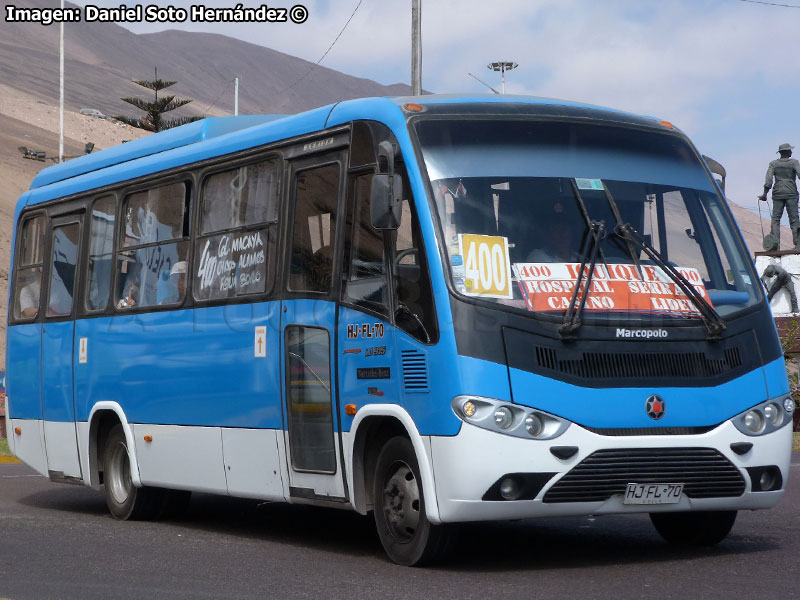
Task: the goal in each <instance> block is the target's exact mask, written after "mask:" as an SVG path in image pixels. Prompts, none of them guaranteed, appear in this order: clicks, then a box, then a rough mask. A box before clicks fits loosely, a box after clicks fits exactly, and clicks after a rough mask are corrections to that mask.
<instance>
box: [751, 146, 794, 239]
mask: <svg viewBox="0 0 800 600" xmlns="http://www.w3.org/2000/svg"><path fill="white" fill-rule="evenodd" d="M793 148H794V146H790V145H789V144H781V145H780V146H779V147H778V153H779V154H780V155H781V157H780V158H776V159H775V160H773V161H772V162H771V163H769V167H768V168H767V177H766V180H765V181H764V193H763V194H761V195H760V196H759V197H758V199H759V200H763V201H766V199H767V192H768V191H769V190H770V188H772V228H771V231H770V235H771V236H772V238H773V243H774V244H775V245H776V246H777V248H776V250H780V247H781V244H780V242H781V216H783V209H784V208H786V214H788V215H789V227H790V228H791V230H792V242H793V243H794V249H795V250H800V217H798V214H797V199H798V193H797V184H796V183H795V179H796V177H798V176H800V162H797V159H794V158H792V149H793ZM773 178H774V180H775V187H774V188H773V187H772V180H773Z"/></svg>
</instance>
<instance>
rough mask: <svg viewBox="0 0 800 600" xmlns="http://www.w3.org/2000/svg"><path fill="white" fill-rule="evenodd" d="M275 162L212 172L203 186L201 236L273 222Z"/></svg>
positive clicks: (275, 194) (276, 178) (276, 164)
mask: <svg viewBox="0 0 800 600" xmlns="http://www.w3.org/2000/svg"><path fill="white" fill-rule="evenodd" d="M278 166H279V162H278V161H277V160H268V161H264V162H259V163H256V164H253V165H245V166H241V167H238V168H236V169H231V170H230V171H224V172H222V173H216V174H215V175H211V176H210V177H209V178H208V179H206V181H205V184H204V185H203V198H202V203H201V207H202V208H201V226H200V232H201V233H212V232H215V231H221V230H223V229H231V228H233V227H240V226H247V225H255V224H259V223H268V222H275V221H277V217H278V210H277V207H278V192H279V186H278V184H279V179H278Z"/></svg>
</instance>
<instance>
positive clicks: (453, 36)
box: [80, 0, 800, 211]
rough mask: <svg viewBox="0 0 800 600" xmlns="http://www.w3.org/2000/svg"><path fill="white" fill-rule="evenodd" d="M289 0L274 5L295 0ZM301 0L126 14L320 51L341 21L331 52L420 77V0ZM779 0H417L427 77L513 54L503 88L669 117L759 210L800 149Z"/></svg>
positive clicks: (489, 76) (486, 76) (452, 77)
mask: <svg viewBox="0 0 800 600" xmlns="http://www.w3.org/2000/svg"><path fill="white" fill-rule="evenodd" d="M282 1H283V0H277V1H276V2H275V3H270V4H269V5H270V6H273V7H285V8H290V7H291V6H292V0H289V1H288V2H283V3H281V2H282ZM299 1H302V2H303V4H304V6H305V7H306V8H307V9H308V20H307V21H306V22H305V23H303V24H294V23H271V24H241V23H191V22H186V23H180V24H166V23H165V24H148V23H140V24H126V23H120V24H121V25H123V26H125V27H128V28H129V29H131V30H132V31H134V32H137V33H143V32H152V31H160V30H164V29H174V28H178V29H184V30H190V31H207V32H212V33H220V34H224V35H229V36H232V37H237V38H240V39H242V40H245V41H248V42H252V43H256V44H260V45H263V46H268V47H270V48H273V49H275V50H279V51H281V52H284V53H287V54H291V55H293V56H298V57H300V58H303V59H306V60H309V61H311V62H317V61H318V60H320V58H321V57H322V56H323V54H324V53H325V52H326V50H328V48H329V47H330V46H331V44H332V43H333V42H334V40H335V39H336V37H337V35H339V34H340V33H341V36H340V37H339V39H338V40H337V41H336V43H335V44H334V45H333V47H332V48H331V49H330V51H329V52H328V53H327V55H325V58H324V59H323V60H322V63H321V64H322V65H323V66H325V67H329V68H332V69H336V70H338V71H342V72H344V73H347V74H350V75H355V76H358V77H366V78H369V79H373V80H375V81H378V82H379V83H382V84H392V83H397V82H405V83H409V82H410V77H411V75H410V72H411V58H410V48H411V42H410V37H411V0H391V1H389V0H299ZM195 2H197V0H192V1H188V0H173V2H172V4H173V5H174V6H179V7H187V8H188V6H189V5H190V4H193V3H195ZM85 3H86V2H85V1H82V2H80V4H85ZM119 4H120V2H106V1H100V2H98V5H99V6H118V5H119ZM161 4H162V5H166V4H167V2H161ZM243 4H244V5H245V6H258V5H260V3H259V2H249V1H244V2H243ZM776 4H789V5H796V6H797V8H789V7H782V6H776V5H770V4H768V3H761V2H756V1H754V0H492V1H491V2H485V1H483V2H481V1H478V0H421V5H422V47H423V79H422V85H423V88H424V89H426V90H429V91H432V92H437V93H453V92H488V91H489V90H488V89H487V88H486V87H485V86H484V85H482V84H481V83H479V82H477V81H476V80H475V79H473V78H472V77H470V76H469V75H468V73H472V74H474V75H475V76H477V77H478V78H479V79H481V80H483V81H484V82H486V83H487V84H489V85H491V86H492V87H494V88H495V89H498V90H499V89H500V77H499V74H498V73H494V72H492V71H489V70H488V69H487V66H486V65H487V64H488V63H489V62H492V61H498V60H510V61H515V62H517V63H518V64H519V67H518V68H517V69H515V70H513V71H511V72H509V73H507V75H506V92H507V93H514V94H528V95H534V96H544V97H550V98H561V99H567V100H574V101H581V102H586V103H589V104H595V105H599V106H606V107H610V108H615V109H621V110H626V111H631V112H634V113H638V114H644V115H650V116H656V117H658V118H659V119H665V120H668V121H671V122H672V123H674V124H675V125H676V126H678V127H679V128H681V129H682V130H683V131H684V132H686V133H687V134H688V135H689V137H690V138H691V139H692V140H693V142H694V143H695V145H696V146H697V148H698V149H699V150H700V152H701V153H703V154H706V155H708V156H711V157H713V158H715V159H716V160H718V161H719V162H721V163H722V164H723V165H724V166H725V168H726V169H727V172H728V181H727V191H728V196H729V197H730V198H731V199H732V200H733V201H735V202H736V203H738V204H740V205H742V206H745V207H747V208H750V209H752V210H756V206H757V201H756V196H757V195H758V194H760V193H761V191H762V186H763V182H764V174H765V172H766V168H767V165H768V163H769V161H770V160H772V159H773V158H776V157H777V154H776V150H777V148H778V146H779V145H780V144H781V143H783V142H789V143H791V144H792V145H798V146H799V147H798V150H797V154H798V155H800V122H798V117H797V113H798V108H797V99H798V97H800V94H799V92H800V61H799V60H797V58H796V56H795V54H794V49H793V48H794V43H793V42H794V40H795V38H796V36H797V35H798V32H800V0H780V1H779V2H776ZM129 5H131V4H129ZM206 6H234V3H232V2H228V3H226V2H219V1H217V0H210V1H209V2H207V3H206ZM356 7H358V9H357V10H356V11H355V14H353V11H354V10H355V9H356ZM351 16H352V20H351V21H350V23H349V24H348V25H347V27H346V28H345V29H344V31H342V28H343V27H344V26H345V23H347V21H348V19H349V18H350V17H351ZM242 85H246V82H242ZM490 93H491V92H490ZM762 210H764V211H766V209H765V208H764V207H763V206H762Z"/></svg>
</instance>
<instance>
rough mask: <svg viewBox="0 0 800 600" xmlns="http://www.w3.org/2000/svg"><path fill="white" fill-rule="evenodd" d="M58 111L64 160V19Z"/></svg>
mask: <svg viewBox="0 0 800 600" xmlns="http://www.w3.org/2000/svg"><path fill="white" fill-rule="evenodd" d="M61 14H62V15H63V14H64V0H61ZM58 69H59V82H58V107H59V108H58V112H59V121H60V125H59V134H58V162H59V163H62V162H64V21H61V33H60V36H59V42H58Z"/></svg>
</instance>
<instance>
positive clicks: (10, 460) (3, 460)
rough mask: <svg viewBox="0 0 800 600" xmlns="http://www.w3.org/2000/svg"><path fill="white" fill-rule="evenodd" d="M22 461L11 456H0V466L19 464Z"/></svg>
mask: <svg viewBox="0 0 800 600" xmlns="http://www.w3.org/2000/svg"><path fill="white" fill-rule="evenodd" d="M21 462H22V461H21V460H20V459H18V458H15V457H13V456H0V465H2V464H16V463H21Z"/></svg>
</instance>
